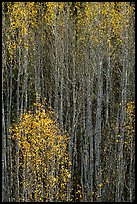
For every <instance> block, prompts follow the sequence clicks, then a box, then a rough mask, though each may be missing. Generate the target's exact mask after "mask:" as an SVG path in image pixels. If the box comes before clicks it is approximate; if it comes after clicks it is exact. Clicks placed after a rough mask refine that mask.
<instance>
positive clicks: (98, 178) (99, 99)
mask: <svg viewBox="0 0 137 204" xmlns="http://www.w3.org/2000/svg"><path fill="white" fill-rule="evenodd" d="M98 25H100V19H98ZM100 39H101V38H100V29H99V30H98V41H99V42H98V76H97V78H98V79H97V80H98V84H97V88H98V93H97V109H96V111H97V112H96V125H95V157H96V158H95V176H96V187H97V186H98V185H99V184H100V182H101V163H100V162H101V161H100V145H101V122H102V117H101V111H102V97H103V92H102V86H103V84H102V53H101V45H100ZM97 195H98V198H97V201H101V188H99V190H98V193H97Z"/></svg>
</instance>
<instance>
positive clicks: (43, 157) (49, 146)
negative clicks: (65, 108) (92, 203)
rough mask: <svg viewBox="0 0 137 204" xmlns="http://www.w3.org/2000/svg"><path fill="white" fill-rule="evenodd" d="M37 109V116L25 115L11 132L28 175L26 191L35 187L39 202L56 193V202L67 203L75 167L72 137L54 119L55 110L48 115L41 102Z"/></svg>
mask: <svg viewBox="0 0 137 204" xmlns="http://www.w3.org/2000/svg"><path fill="white" fill-rule="evenodd" d="M34 106H35V108H36V111H35V113H31V112H26V113H25V114H22V115H21V116H20V119H19V123H18V124H15V125H14V126H13V127H12V128H11V129H10V131H9V132H10V134H11V140H12V141H18V148H19V168H22V170H21V171H25V172H26V171H27V172H28V173H27V176H24V177H23V179H24V180H25V188H26V189H30V188H32V191H33V193H34V194H35V196H34V197H37V198H35V199H36V200H41V201H44V199H47V200H50V197H51V196H53V194H54V198H55V199H56V200H61V201H65V200H66V196H67V191H66V189H67V184H68V182H69V179H70V165H71V163H70V161H69V154H68V150H67V145H68V136H67V135H65V134H63V133H61V131H60V129H59V127H58V124H57V123H55V121H54V120H53V119H52V118H53V111H51V113H50V111H47V112H46V111H45V110H44V107H43V105H42V104H41V103H38V102H36V103H34ZM20 174H21V172H20ZM30 177H31V178H32V179H30ZM43 189H45V190H43ZM43 191H44V192H43ZM30 197H31V194H30ZM31 199H32V198H31ZM35 199H34V200H35Z"/></svg>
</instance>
